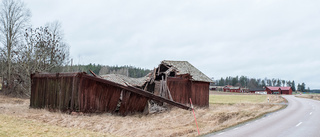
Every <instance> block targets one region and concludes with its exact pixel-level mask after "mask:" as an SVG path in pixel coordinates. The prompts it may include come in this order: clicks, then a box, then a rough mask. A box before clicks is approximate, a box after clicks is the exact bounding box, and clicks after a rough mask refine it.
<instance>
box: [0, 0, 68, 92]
mask: <svg viewBox="0 0 320 137" xmlns="http://www.w3.org/2000/svg"><path fill="white" fill-rule="evenodd" d="M30 18H31V12H30V10H29V9H28V8H27V7H26V5H25V4H24V3H23V2H22V1H20V0H3V1H2V3H1V6H0V41H1V45H0V65H1V68H0V69H1V70H0V77H1V78H2V79H3V80H4V81H5V83H4V85H3V87H5V88H4V92H5V93H6V94H17V95H27V96H29V95H30V85H31V79H30V74H32V73H34V72H36V71H39V72H43V71H44V72H55V71H60V69H61V67H62V66H63V65H65V64H67V63H68V58H69V46H68V45H67V44H66V42H65V41H64V36H63V30H62V27H61V23H60V22H58V21H55V22H48V23H46V24H45V25H43V26H40V27H36V28H34V27H32V25H31V24H30Z"/></svg>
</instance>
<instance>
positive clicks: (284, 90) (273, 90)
mask: <svg viewBox="0 0 320 137" xmlns="http://www.w3.org/2000/svg"><path fill="white" fill-rule="evenodd" d="M266 91H267V94H289V95H291V94H292V89H291V87H266Z"/></svg>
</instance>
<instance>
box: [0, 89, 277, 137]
mask: <svg viewBox="0 0 320 137" xmlns="http://www.w3.org/2000/svg"><path fill="white" fill-rule="evenodd" d="M270 98H273V97H270ZM275 98H276V97H275ZM280 99H281V98H280ZM259 100H261V99H259ZM281 107H282V106H280V105H273V104H268V103H265V101H262V102H260V103H234V104H228V103H227V104H210V107H209V108H207V109H196V110H195V112H196V117H197V122H198V125H199V129H200V132H201V134H205V133H210V132H213V131H218V130H221V129H224V128H227V127H230V126H233V125H236V124H238V123H241V122H244V121H247V120H250V119H253V118H256V117H258V116H261V115H263V114H265V113H268V112H272V111H275V110H277V109H280V108H281ZM2 117H9V119H17V120H12V121H13V122H12V121H10V120H9V121H8V122H9V123H11V122H12V123H13V125H12V127H15V126H17V127H18V126H21V128H25V129H28V126H30V125H31V126H32V127H36V126H33V124H35V125H39V126H41V127H45V128H44V129H43V130H40V131H41V132H40V135H39V134H38V133H36V132H35V131H37V130H36V128H30V129H28V130H30V134H27V136H29V135H30V136H41V135H42V133H43V135H44V136H47V135H48V136H50V134H45V132H43V131H47V130H46V129H48V131H51V129H52V131H55V130H54V129H55V128H57V129H59V131H66V132H67V133H68V132H70V133H74V132H73V130H74V131H79V129H81V130H83V129H84V130H88V131H86V132H85V133H84V134H80V135H75V136H82V135H87V133H88V134H89V133H90V134H89V136H103V135H105V134H106V135H110V134H111V135H116V136H196V135H197V128H196V125H195V122H194V118H193V114H192V111H186V110H182V109H178V108H173V109H171V110H170V111H167V112H164V113H158V114H151V115H139V114H137V115H132V116H126V117H122V116H115V115H110V114H90V115H89V114H85V115H69V114H64V113H59V112H49V111H47V110H38V109H29V100H25V99H17V98H9V97H5V96H2V95H0V119H1V118H2ZM28 122H31V123H28ZM14 125H15V126H14ZM0 126H1V128H0V133H2V132H3V129H7V130H9V129H11V128H10V127H9V126H6V125H5V124H0ZM46 126H47V127H46ZM51 126H52V127H51ZM57 126H58V127H57ZM4 127H5V128H4ZM89 131H90V132H89ZM32 133H34V134H32ZM91 133H93V134H91ZM94 133H96V134H94ZM5 135H10V136H11V134H5ZM69 135H70V134H68V135H66V136H69ZM0 136H1V134H0ZM12 136H15V135H12ZM17 136H19V135H17ZM62 136H64V135H62ZM71 136H74V135H73V134H72V135H71Z"/></svg>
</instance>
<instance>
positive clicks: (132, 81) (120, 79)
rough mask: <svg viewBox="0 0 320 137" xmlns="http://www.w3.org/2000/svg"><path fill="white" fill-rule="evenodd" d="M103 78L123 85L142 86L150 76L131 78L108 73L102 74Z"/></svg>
mask: <svg viewBox="0 0 320 137" xmlns="http://www.w3.org/2000/svg"><path fill="white" fill-rule="evenodd" d="M101 77H102V78H103V79H106V80H109V81H112V82H115V83H118V84H121V85H123V86H128V85H129V86H135V87H141V86H143V84H144V83H146V82H147V80H148V79H149V77H141V78H131V77H127V76H124V75H120V74H107V75H102V76H101Z"/></svg>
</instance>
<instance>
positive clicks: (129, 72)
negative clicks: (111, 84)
mask: <svg viewBox="0 0 320 137" xmlns="http://www.w3.org/2000/svg"><path fill="white" fill-rule="evenodd" d="M89 70H91V71H93V72H94V73H95V74H97V75H105V74H121V75H125V76H128V77H132V78H140V77H144V76H146V75H147V74H148V73H149V72H151V70H149V69H144V68H140V67H135V66H128V65H124V66H118V65H115V66H109V65H100V64H97V65H96V64H91V63H90V64H88V65H74V66H64V67H63V68H62V70H60V71H62V72H86V73H88V74H91V73H90V71H89Z"/></svg>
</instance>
